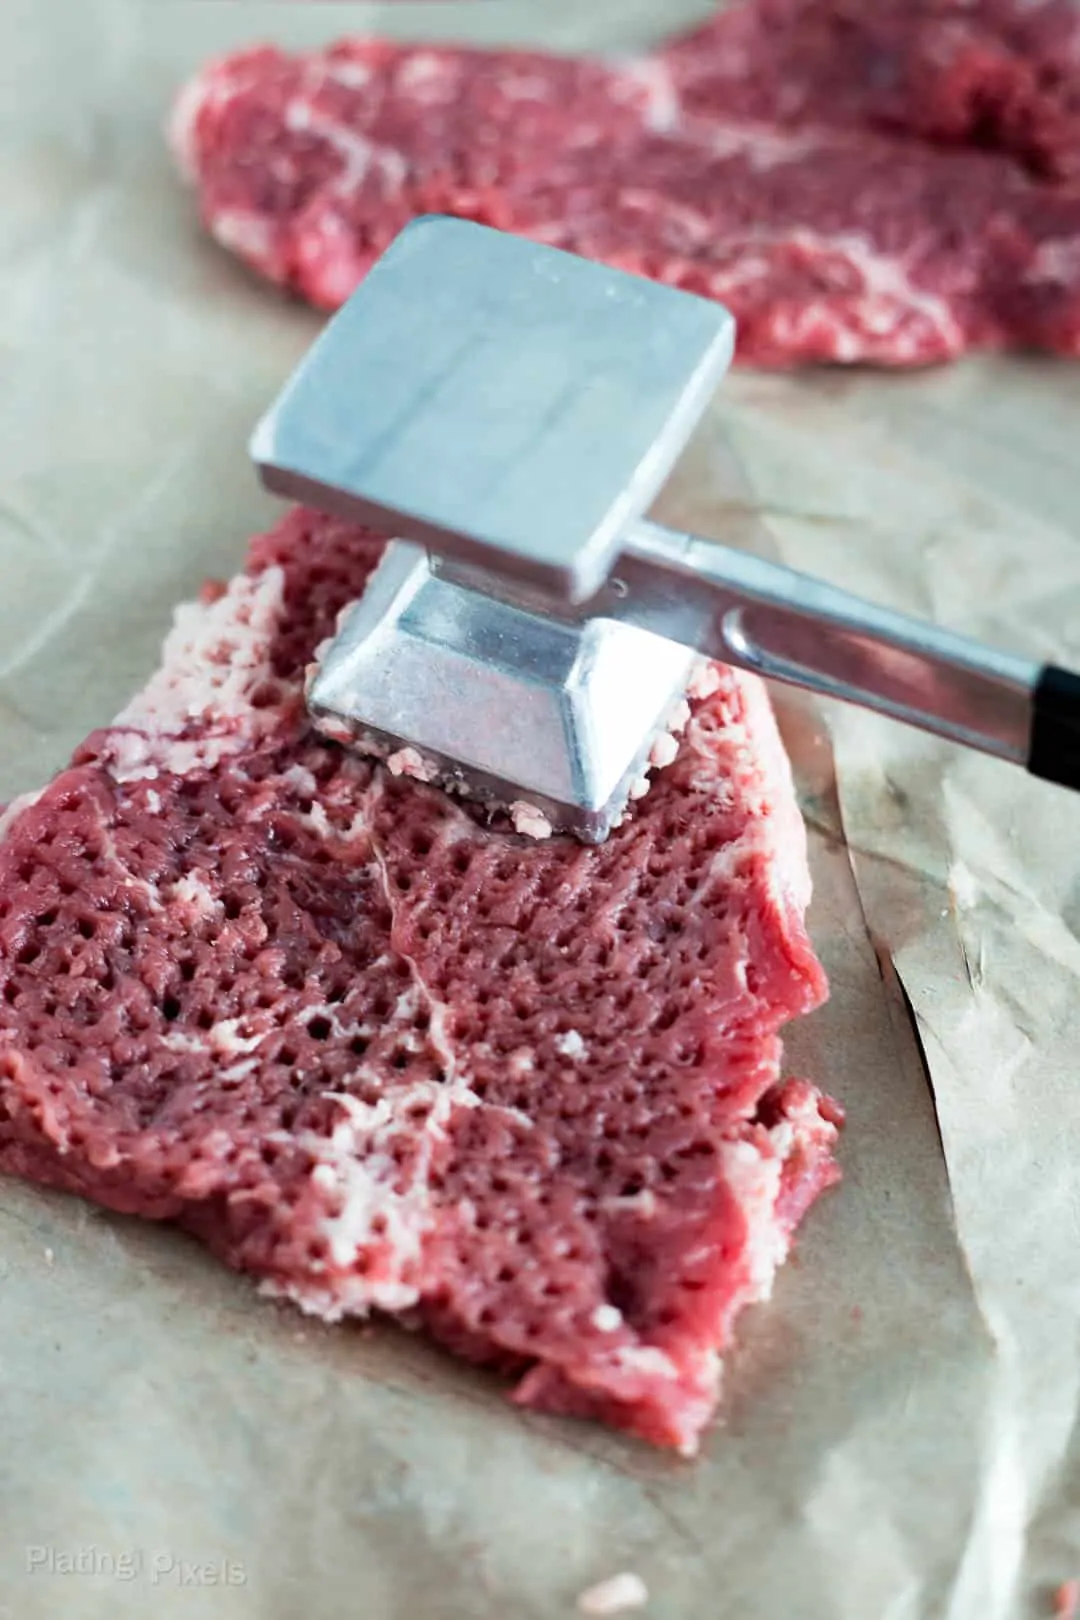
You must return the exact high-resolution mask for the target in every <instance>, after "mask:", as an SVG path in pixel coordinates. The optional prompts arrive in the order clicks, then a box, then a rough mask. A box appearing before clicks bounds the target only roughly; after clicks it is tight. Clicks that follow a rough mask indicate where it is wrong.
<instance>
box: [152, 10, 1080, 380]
mask: <svg viewBox="0 0 1080 1620" xmlns="http://www.w3.org/2000/svg"><path fill="white" fill-rule="evenodd" d="M172 141H173V145H174V149H175V151H176V153H177V156H178V159H179V161H180V163H181V165H182V167H183V169H184V171H185V172H186V173H187V175H188V176H189V177H190V178H191V179H192V181H193V182H194V184H195V186H196V188H197V191H198V195H199V201H200V206H201V210H202V215H203V218H204V220H205V222H206V224H207V226H208V228H209V230H210V231H211V232H212V233H213V234H214V235H215V236H216V237H217V238H218V240H220V241H221V242H223V243H224V244H225V245H226V246H227V247H229V248H230V249H232V250H233V251H234V252H236V253H238V254H239V255H240V256H241V257H242V258H243V259H245V260H246V261H247V263H248V264H250V265H251V266H252V267H253V268H254V269H256V270H257V271H258V272H260V273H261V274H262V275H264V276H268V277H270V278H271V279H272V280H274V281H276V282H278V283H280V284H282V285H284V286H286V287H288V288H290V289H291V290H292V291H294V292H296V293H298V294H299V295H301V296H302V297H304V298H307V299H309V300H310V301H311V302H313V303H314V304H316V305H319V306H320V307H323V308H327V309H332V308H334V307H336V306H337V305H338V304H340V303H341V302H342V301H343V300H344V299H345V298H346V297H347V296H348V295H349V293H351V292H352V291H353V289H354V288H355V287H356V286H357V284H358V283H359V282H360V280H361V279H362V278H363V276H364V274H365V272H366V271H367V269H368V268H369V267H370V265H371V263H372V262H373V260H374V259H375V258H377V257H378V256H379V254H380V253H381V252H382V250H383V249H384V248H385V247H386V245H387V244H388V242H389V241H390V240H391V239H392V237H393V236H394V235H396V233H397V231H398V230H399V229H400V228H401V226H402V225H404V224H405V223H406V222H407V220H408V219H410V218H412V217H413V216H414V215H416V214H420V213H450V214H459V215H462V216H464V217H467V218H470V219H475V220H478V221H480V222H482V223H486V224H491V225H495V226H497V227H500V228H502V229H505V230H510V231H514V232H517V233H520V234H524V235H528V236H531V237H534V238H536V239H537V240H541V241H545V242H549V243H551V244H553V245H555V246H558V247H562V248H566V249H569V250H571V251H573V252H577V253H581V254H584V255H586V256H588V257H593V258H598V259H602V260H604V261H606V262H608V263H610V264H614V265H617V266H620V267H622V268H624V269H629V270H634V271H638V272H640V273H642V274H644V275H648V276H652V277H655V278H657V279H660V280H664V281H668V282H671V283H674V284H676V285H679V286H682V287H685V288H687V289H689V290H691V291H694V292H697V293H701V294H703V295H705V296H709V297H714V298H717V299H719V300H721V301H722V302H724V303H725V304H727V305H728V306H729V307H730V308H731V310H732V312H733V313H734V314H735V316H736V318H737V320H738V322H739V344H740V347H739V354H740V357H741V359H742V360H744V361H750V362H754V363H757V364H762V365H770V366H786V365H792V364H795V363H798V362H805V361H845V362H854V361H872V362H876V363H879V364H884V365H895V366H908V365H924V364H928V363H931V362H935V361H943V360H948V359H950V358H954V357H956V356H957V355H959V354H961V353H963V352H964V351H965V350H967V349H971V348H989V349H993V348H1006V347H1018V348H1032V349H1048V350H1051V351H1054V352H1057V353H1060V354H1064V355H1074V356H1075V355H1077V354H1080V12H1078V11H1077V10H1076V9H1075V8H1074V7H1073V6H1072V5H1071V4H1070V3H1067V0H983V3H981V4H980V3H978V0H936V3H931V0H922V3H921V4H920V3H917V0H882V3H879V0H862V3H858V4H856V3H853V0H752V3H749V4H744V5H739V6H735V7H732V8H730V9H727V10H724V11H722V12H720V13H719V14H718V15H717V16H716V18H715V19H713V20H712V21H711V22H709V23H708V24H707V25H706V26H705V27H703V28H700V29H698V30H695V31H694V32H693V33H692V34H690V35H687V36H686V37H684V38H683V39H681V40H676V41H675V42H673V43H672V44H671V45H670V46H669V47H668V48H667V49H666V50H662V51H659V52H657V53H655V54H654V55H652V56H649V57H641V58H637V59H634V60H625V61H621V62H600V61H596V62H589V61H584V60H582V61H568V60H565V59H560V58H557V57H553V56H546V55H543V54H540V53H536V52H529V53H527V52H514V51H499V52H483V51H479V50H470V49H436V48H429V47H423V46H401V45H391V44H387V43H385V42H379V41H370V40H351V41H350V40H346V41H343V42H341V43H339V44H337V45H334V46H332V47H330V48H329V49H327V50H324V51H318V52H314V53H310V54H307V55H301V56H289V55H287V54H285V53H284V52H282V51H279V50H276V49H273V48H272V47H265V48H259V49H255V50H249V51H244V52H240V53H238V54H235V55H233V56H230V57H226V58H224V59H220V60H218V61H215V62H212V63H210V64H209V65H208V66H207V67H206V68H205V69H204V71H203V72H202V73H201V74H200V75H199V76H198V77H197V78H196V80H195V81H194V82H193V83H192V84H190V85H189V86H188V87H187V89H186V90H185V91H184V92H183V94H182V96H181V97H180V100H179V102H178V105H177V107H176V109H175V113H174V117H173V121H172Z"/></svg>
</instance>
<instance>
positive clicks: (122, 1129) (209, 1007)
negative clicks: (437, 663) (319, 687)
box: [0, 510, 839, 1451]
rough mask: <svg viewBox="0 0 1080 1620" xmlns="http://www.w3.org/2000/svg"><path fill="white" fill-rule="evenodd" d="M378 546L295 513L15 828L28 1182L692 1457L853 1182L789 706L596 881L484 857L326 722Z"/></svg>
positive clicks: (711, 741)
mask: <svg viewBox="0 0 1080 1620" xmlns="http://www.w3.org/2000/svg"><path fill="white" fill-rule="evenodd" d="M380 547H381V542H380V541H379V540H378V539H377V538H376V537H374V536H372V535H370V534H368V533H366V532H365V531H362V530H358V529H357V528H355V527H350V526H347V525H343V524H341V523H338V522H335V521H332V520H329V519H326V518H323V517H316V516H314V515H312V514H310V513H307V512H304V511H302V510H297V511H295V512H293V513H292V514H290V515H289V516H288V517H286V518H285V519H284V521H283V522H282V523H281V524H280V525H279V526H278V528H277V529H276V530H274V531H273V532H272V533H270V534H269V535H267V536H264V537H262V538H259V539H257V540H255V541H253V542H252V546H251V549H250V554H249V561H248V566H247V569H246V571H245V572H244V573H243V574H242V575H240V576H239V577H237V578H236V579H234V580H233V581H232V583H231V584H230V585H228V586H227V587H221V586H217V587H213V588H207V590H206V591H204V593H203V598H202V600H201V601H200V602H199V603H197V604H193V605H191V606H188V607H186V608H183V609H181V610H180V611H179V613H178V615H177V619H176V624H175V628H174V630H173V631H172V633H171V635H170V638H169V640H168V642H167V644H166V649H165V655H164V660H163V664H162V667H161V669H160V670H159V672H158V673H157V674H156V675H155V676H154V677H153V678H152V680H151V681H150V682H149V683H148V685H147V687H146V688H145V690H144V691H143V692H142V693H141V694H140V695H139V696H138V697H137V698H136V699H135V700H134V701H133V702H132V703H131V704H130V705H129V706H128V708H127V709H126V710H125V711H124V712H123V714H121V715H120V716H119V717H118V719H117V720H116V722H115V723H114V724H113V725H112V726H110V727H108V728H107V729H105V730H102V731H99V732H97V733H95V734H94V735H93V736H91V737H90V738H89V740H88V741H87V742H86V743H85V744H84V745H83V746H82V747H81V748H80V749H79V750H78V752H77V754H76V755H75V757H74V760H73V762H72V764H71V766H70V767H69V768H68V769H67V770H65V771H64V772H62V773H61V774H60V775H59V776H58V777H57V778H56V779H55V780H54V781H53V783H52V784H51V785H50V786H49V787H48V788H46V789H45V791H44V792H43V793H41V794H40V795H38V796H36V797H35V796H33V795H30V796H27V797H26V798H24V799H23V800H20V801H17V802H16V803H15V804H14V805H12V806H11V807H10V808H9V810H8V812H7V815H6V817H5V822H4V827H3V830H2V833H0V1168H2V1169H4V1170H6V1171H8V1172H11V1173H14V1174H17V1175H22V1176H27V1177H29V1178H31V1179H33V1180H37V1181H41V1182H45V1183H48V1184H51V1185H53V1186H57V1187H61V1188H66V1189H69V1190H71V1191H74V1192H77V1193H81V1194H83V1195H85V1196H86V1197H88V1198H91V1199H94V1200H96V1201H98V1202H99V1203H101V1204H104V1205H107V1206H109V1207H111V1208H113V1209H117V1210H123V1211H129V1212H133V1213H136V1214H142V1215H146V1216H150V1217H155V1218H161V1219H171V1220H175V1221H177V1222H179V1223H180V1224H182V1225H183V1226H184V1227H186V1228H188V1229H189V1230H191V1231H192V1232H194V1233H196V1234H198V1235H199V1236H200V1237H201V1238H202V1239H204V1240H205V1241H206V1242H207V1243H208V1244H209V1245H210V1247H211V1248H212V1249H213V1250H214V1251H215V1253H217V1254H218V1255H219V1256H221V1257H222V1258H223V1259H224V1260H225V1261H227V1262H228V1263H229V1264H230V1265H232V1266H234V1267H237V1268H239V1269H241V1270H243V1271H246V1272H248V1273H250V1274H252V1275H253V1276H255V1277H256V1278H258V1279H260V1280H261V1282H262V1284H263V1286H264V1287H265V1288H266V1289H267V1290H269V1291H271V1292H273V1293H275V1294H277V1295H280V1296H284V1297H286V1298H289V1299H291V1300H293V1301H295V1302H296V1303H297V1304H298V1305H300V1306H301V1307H302V1308H303V1309H305V1310H307V1311H310V1312H314V1313H317V1314H319V1315H321V1316H323V1317H326V1318H328V1319H330V1320H334V1319H337V1318H339V1317H342V1316H348V1315H361V1314H364V1313H366V1312H368V1311H369V1310H372V1309H375V1310H381V1311H386V1312H393V1313H398V1314H403V1315H404V1316H405V1317H406V1318H407V1319H408V1320H410V1321H419V1322H421V1323H423V1324H426V1326H427V1327H428V1329H429V1330H430V1331H431V1332H432V1333H433V1334H434V1335H436V1336H437V1337H438V1338H439V1339H440V1340H442V1341H443V1342H444V1343H446V1344H447V1345H449V1346H450V1347H451V1348H453V1349H455V1350H456V1351H457V1352H458V1353H460V1354H463V1355H465V1356H468V1357H470V1358H472V1359H475V1360H476V1361H479V1362H483V1363H487V1364H490V1365H492V1366H493V1367H496V1368H499V1369H501V1370H502V1371H504V1372H506V1373H509V1374H512V1375H513V1376H514V1378H515V1380H516V1382H515V1396H516V1398H517V1399H518V1400H520V1401H521V1402H523V1403H524V1404H526V1405H530V1406H533V1407H536V1408H540V1409H547V1410H555V1411H565V1412H570V1413H575V1414H580V1415H592V1416H594V1417H599V1418H601V1419H603V1420H606V1421H609V1422H611V1423H612V1424H615V1425H618V1426H621V1427H624V1428H626V1429H629V1430H631V1431H634V1432H636V1433H637V1434H639V1435H641V1436H644V1437H646V1438H647V1439H649V1440H652V1441H654V1442H657V1443H659V1444H663V1445H671V1446H676V1447H679V1448H681V1449H683V1450H684V1451H691V1450H693V1448H694V1446H695V1444H696V1441H697V1438H698V1436H699V1434H700V1431H701V1429H702V1427H703V1425H704V1424H705V1423H706V1421H707V1420H708V1417H709V1415H710V1413H711V1411H712V1410H713V1407H714V1404H715V1401H716V1398H717V1392H718V1379H719V1370H720V1362H719V1354H720V1353H721V1352H722V1351H723V1350H724V1349H725V1348H726V1347H727V1346H728V1344H729V1343H730V1340H731V1333H732V1324H733V1322H734V1319H735V1316H736V1315H737V1313H738V1311H739V1310H740V1309H741V1308H742V1307H743V1306H744V1305H745V1304H747V1303H748V1302H750V1301H753V1300H757V1299H763V1298H765V1297H767V1295H768V1293H769V1290H770V1286H771V1282H772V1278H773V1274H774V1272H775V1270H776V1267H777V1266H778V1265H779V1264H780V1263H781V1261H782V1260H783V1258H784V1256H785V1254H786V1252H787V1248H788V1245H789V1242H790V1239H791V1235H792V1233H793V1232H794V1230H795V1228H796V1226H797V1225H798V1223H799V1221H800V1220H801V1218H802V1216H803V1214H804V1212H805V1210H806V1208H807V1207H808V1205H809V1204H810V1203H811V1202H812V1200H813V1199H814V1197H815V1196H816V1195H817V1194H818V1193H819V1192H820V1191H821V1190H822V1189H823V1188H824V1187H826V1186H827V1185H829V1184H830V1182H831V1181H832V1180H833V1179H834V1178H835V1170H834V1167H833V1164H832V1158H831V1154H832V1148H833V1144H834V1140H835V1137H836V1132H837V1124H838V1119H839V1116H838V1112H837V1110H836V1108H835V1106H834V1105H833V1104H831V1103H829V1101H828V1100H827V1099H825V1098H823V1097H822V1096H821V1095H820V1094H819V1093H818V1092H817V1091H815V1090H814V1089H813V1088H812V1087H811V1086H810V1085H809V1084H808V1083H806V1082H803V1081H799V1080H786V1081H785V1080H784V1079H783V1078H782V1077H781V1070H780V1061H781V1047H780V1041H779V1036H778V1032H779V1030H780V1028H781V1027H782V1025H783V1024H784V1023H785V1022H786V1021H787V1020H789V1019H791V1018H793V1017H795V1016H797V1015H799V1014H801V1013H805V1012H807V1011H809V1010H810V1009H811V1008H813V1007H814V1006H816V1005H817V1004H818V1003H819V1002H820V1001H821V1000H822V999H823V996H824V994H825V984H824V979H823V975H822V972H821V969H820V967H819V965H818V962H817V960H816V958H815V956H814V953H813V951H812V949H811V946H810V944H809V941H808V938H807V935H806V932H805V929H804V925H803V913H804V909H805V906H806V904H807V900H808V896H809V877H808V870H807V863H806V848H805V836H804V830H803V826H802V822H801V820H800V817H799V813H798V810H797V808H796V804H795V800H794V795H793V791H792V785H791V779H790V772H789V768H788V764H787V760H786V757H785V755H784V753H783V750H782V748H781V745H780V742H779V739H778V736H777V733H776V730H775V725H774V722H773V719H772V715H771V711H770V709H769V706H768V702H767V699H766V698H765V696H764V694H763V691H762V689H761V688H760V687H759V686H758V684H757V683H756V682H755V681H754V680H752V679H750V678H746V677H742V676H739V675H736V674H734V673H732V672H731V671H728V670H718V671H717V672H716V679H717V682H718V684H717V686H716V690H715V691H713V692H712V693H711V694H710V695H708V696H705V697H701V698H699V699H697V700H695V703H694V713H693V718H692V721H691V723H690V725H689V728H688V730H687V732H686V734H685V736H684V738H683V741H682V745H681V748H680V752H679V755H678V757H677V759H676V760H675V761H674V763H673V764H671V765H670V766H669V767H668V768H667V769H665V770H664V771H662V772H661V773H659V774H658V776H657V778H656V780H655V783H654V786H653V788H652V790H651V792H650V793H649V794H648V795H647V796H646V798H645V799H643V800H642V801H641V802H640V803H638V804H637V805H636V806H635V807H634V809H633V811H632V813H631V815H630V817H629V819H628V820H627V821H626V822H625V823H624V825H623V826H622V828H620V829H619V830H618V831H617V832H616V833H615V834H614V836H613V837H612V838H611V840H610V841H609V842H608V843H607V844H606V845H604V846H603V847H601V848H585V847H583V846H580V845H578V844H577V843H576V842H574V841H572V840H568V839H560V838H556V839H552V840H550V841H548V842H547V843H544V844H535V843H531V842H530V841H529V840H527V839H523V838H520V837H518V836H517V835H515V834H514V833H512V832H509V831H504V830H501V829H500V828H499V827H487V826H483V825H481V824H480V822H479V820H478V819H476V816H477V814H478V813H476V812H473V811H472V810H470V809H468V808H466V807H463V806H462V805H460V804H458V803H456V802H454V801H451V800H450V799H448V798H447V797H445V796H444V795H443V794H441V793H440V792H439V791H438V790H436V789H434V788H431V787H427V786H425V785H424V784H422V783H417V782H414V781H410V780H409V779H407V778H394V777H392V776H390V775H389V774H388V773H386V772H384V770H383V769H382V768H381V767H378V766H375V765H373V764H372V763H370V762H368V761H365V760H361V759H360V758H358V757H356V756H355V755H351V754H349V753H348V752H346V751H344V750H342V749H340V748H339V747H337V746H336V745H335V744H333V743H331V742H327V741H325V740H321V739H319V738H318V737H317V736H316V735H315V734H314V733H313V732H312V731H311V730H310V728H309V727H308V725H307V724H306V723H305V719H304V713H303V706H302V695H301V694H302V682H303V672H304V669H305V667H306V665H307V664H308V663H309V661H310V660H311V658H312V656H313V653H314V650H315V649H316V647H317V646H318V645H319V643H320V642H321V641H322V640H323V638H324V637H325V636H326V635H327V634H328V633H330V631H331V630H332V627H333V625H334V623H335V620H336V618H337V615H338V614H339V612H340V611H341V609H342V608H343V607H344V606H345V605H346V604H347V603H348V602H349V601H351V600H354V599H355V598H356V596H357V595H358V594H359V593H360V592H361V591H362V589H363V585H364V581H365V579H366V577H367V575H368V573H369V571H370V569H371V567H372V565H373V563H374V561H375V560H376V558H377V556H378V554H379V550H380Z"/></svg>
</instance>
